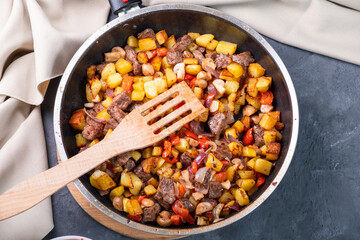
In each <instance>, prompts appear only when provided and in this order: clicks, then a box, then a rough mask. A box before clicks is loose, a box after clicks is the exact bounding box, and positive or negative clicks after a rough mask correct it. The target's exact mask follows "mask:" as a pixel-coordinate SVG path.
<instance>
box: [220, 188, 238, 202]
mask: <svg viewBox="0 0 360 240" xmlns="http://www.w3.org/2000/svg"><path fill="white" fill-rule="evenodd" d="M234 199H235V198H234V196H233V195H232V194H231V193H230V191H229V190H226V191H224V192H223V194H222V195H221V197H220V198H219V202H220V203H224V204H226V203H228V202H230V201H232V200H234Z"/></svg>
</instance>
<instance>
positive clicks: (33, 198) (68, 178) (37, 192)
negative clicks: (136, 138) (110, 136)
mask: <svg viewBox="0 0 360 240" xmlns="http://www.w3.org/2000/svg"><path fill="white" fill-rule="evenodd" d="M108 146H109V144H108V143H107V141H101V142H100V143H98V144H96V145H94V146H93V147H91V148H89V149H87V150H86V151H84V152H81V153H79V154H77V155H75V156H74V157H72V158H70V159H68V160H67V161H65V162H62V163H60V164H58V165H57V166H55V167H53V168H50V169H48V170H46V171H44V172H42V173H39V174H37V175H35V176H34V177H31V178H29V179H27V180H25V181H23V182H21V183H19V184H17V185H15V186H14V187H12V188H11V189H9V190H8V191H6V192H5V193H3V194H1V195H0V220H4V219H7V218H9V217H12V216H14V215H17V214H19V213H21V212H23V211H25V210H27V209H29V208H31V207H33V206H35V205H36V204H38V203H40V202H41V201H42V200H44V199H45V198H47V197H49V196H51V195H52V194H54V193H55V192H56V191H58V190H59V189H60V188H62V187H64V186H65V185H66V184H68V183H69V182H72V181H73V180H75V179H77V178H79V177H80V176H82V175H83V174H84V173H86V172H88V171H90V170H91V169H93V168H94V167H96V166H97V165H99V164H101V163H102V162H104V161H106V160H107V159H109V158H111V157H112V156H114V155H116V154H119V153H123V152H126V151H127V149H125V148H124V149H117V150H118V151H116V153H114V151H113V147H112V148H109V147H108Z"/></svg>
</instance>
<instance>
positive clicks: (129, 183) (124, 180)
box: [120, 172, 133, 188]
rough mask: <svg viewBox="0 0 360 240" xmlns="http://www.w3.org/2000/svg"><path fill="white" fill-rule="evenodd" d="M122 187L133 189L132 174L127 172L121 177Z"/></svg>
mask: <svg viewBox="0 0 360 240" xmlns="http://www.w3.org/2000/svg"><path fill="white" fill-rule="evenodd" d="M120 185H121V186H124V187H128V188H132V187H133V184H132V181H131V177H130V174H129V173H127V172H122V173H121V177H120Z"/></svg>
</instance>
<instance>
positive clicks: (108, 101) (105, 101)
mask: <svg viewBox="0 0 360 240" xmlns="http://www.w3.org/2000/svg"><path fill="white" fill-rule="evenodd" d="M111 103H112V97H107V98H106V99H105V100H104V101H102V102H101V105H103V106H104V107H105V108H108V107H109V106H110V104H111Z"/></svg>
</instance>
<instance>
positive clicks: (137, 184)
mask: <svg viewBox="0 0 360 240" xmlns="http://www.w3.org/2000/svg"><path fill="white" fill-rule="evenodd" d="M130 177H131V182H132V185H133V187H132V188H129V191H130V192H131V193H132V194H133V195H139V193H140V190H141V187H142V181H141V180H140V178H139V177H138V176H137V175H136V174H135V173H130Z"/></svg>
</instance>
